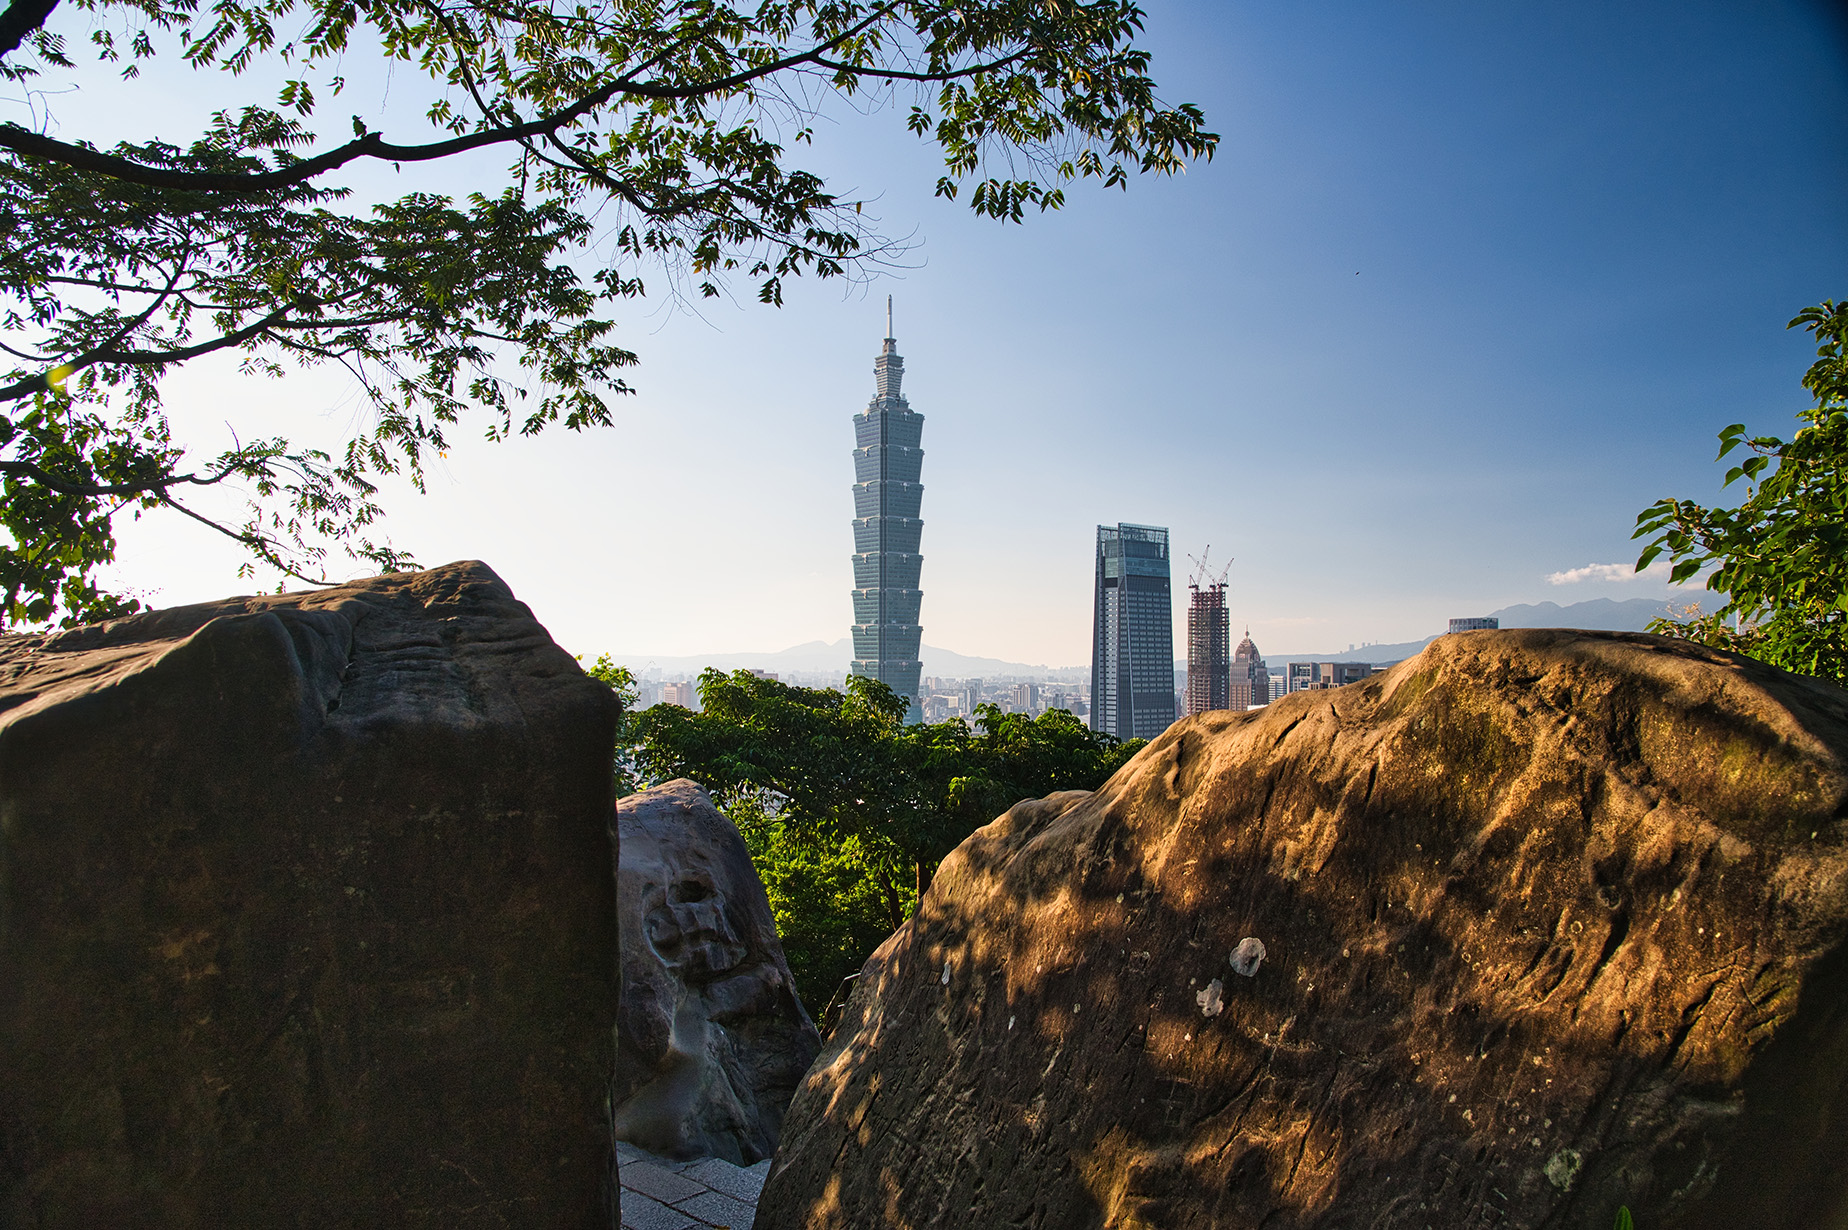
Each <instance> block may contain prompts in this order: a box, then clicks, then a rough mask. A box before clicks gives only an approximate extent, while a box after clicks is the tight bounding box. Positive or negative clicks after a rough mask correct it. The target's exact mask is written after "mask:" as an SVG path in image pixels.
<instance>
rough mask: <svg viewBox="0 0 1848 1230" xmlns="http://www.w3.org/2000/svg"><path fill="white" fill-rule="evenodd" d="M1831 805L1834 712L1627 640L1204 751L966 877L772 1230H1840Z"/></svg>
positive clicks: (1344, 706)
mask: <svg viewBox="0 0 1848 1230" xmlns="http://www.w3.org/2000/svg"><path fill="white" fill-rule="evenodd" d="M1845 800H1848V694H1844V693H1843V692H1841V691H1840V690H1838V689H1836V688H1833V687H1831V686H1828V685H1826V684H1821V683H1817V682H1814V681H1809V680H1803V679H1798V678H1796V677H1793V676H1790V675H1786V674H1783V673H1782V672H1779V671H1775V670H1772V669H1770V668H1766V667H1762V666H1760V665H1758V664H1756V663H1751V662H1747V661H1744V660H1742V659H1737V658H1733V657H1731V656H1728V655H1723V654H1718V653H1712V652H1708V651H1706V650H1703V649H1699V648H1695V647H1691V646H1687V645H1682V644H1677V643H1674V642H1669V641H1664V640H1660V639H1657V638H1653V637H1648V636H1641V635H1631V634H1614V633H1613V634H1598V633H1579V632H1560V631H1518V632H1515V631H1508V632H1475V633H1467V634H1462V635H1456V636H1448V637H1444V638H1442V639H1441V640H1439V641H1438V642H1436V643H1435V644H1434V645H1433V646H1432V647H1431V648H1430V649H1428V650H1426V651H1425V652H1424V653H1423V654H1421V655H1420V656H1419V657H1417V658H1415V659H1413V660H1411V661H1409V662H1407V663H1404V664H1402V665H1401V666H1399V667H1397V668H1395V669H1393V670H1391V671H1389V672H1387V673H1385V674H1384V675H1381V676H1378V677H1375V678H1373V679H1369V680H1367V681H1366V682H1364V683H1361V684H1355V685H1352V686H1349V687H1346V688H1343V689H1341V690H1339V691H1333V692H1318V693H1299V694H1297V695H1295V696H1292V697H1289V698H1287V699H1285V700H1282V701H1279V702H1278V703H1276V704H1273V705H1271V706H1270V707H1269V708H1268V709H1265V710H1262V711H1259V712H1256V713H1252V714H1238V715H1233V714H1215V715H1208V716H1206V717H1203V718H1199V719H1193V720H1188V721H1185V722H1182V723H1180V724H1178V725H1176V726H1175V727H1173V728H1172V729H1170V730H1169V731H1168V732H1167V733H1166V734H1165V735H1163V736H1162V737H1161V738H1160V739H1158V740H1156V741H1155V742H1154V743H1152V744H1151V745H1150V746H1149V747H1148V748H1147V749H1146V750H1145V751H1143V752H1142V753H1141V754H1140V755H1139V756H1138V757H1137V758H1136V759H1135V760H1134V761H1133V762H1132V763H1131V764H1129V765H1127V766H1126V767H1125V768H1124V769H1123V770H1122V771H1121V772H1119V773H1118V774H1117V775H1116V776H1115V777H1114V778H1113V779H1112V780H1111V781H1110V782H1109V783H1107V784H1106V785H1105V786H1104V787H1103V788H1102V789H1101V790H1099V791H1097V792H1096V793H1095V794H1084V793H1071V794H1065V795H1058V796H1054V797H1052V798H1049V799H1045V800H1042V801H1038V802H1030V803H1022V804H1020V805H1019V806H1017V807H1015V808H1014V809H1012V810H1011V811H1010V812H1009V813H1008V814H1007V815H1005V816H1003V817H1002V818H1001V819H999V820H998V821H996V822H995V823H994V824H991V825H989V826H988V827H987V828H985V829H983V830H981V831H980V832H978V833H977V834H975V835H974V836H973V837H971V838H970V839H969V840H968V841H967V842H965V843H964V844H963V846H962V847H961V848H960V849H959V850H958V851H957V852H956V853H955V854H954V855H953V856H952V857H951V858H950V859H949V860H947V861H946V862H945V863H944V865H943V867H942V869H941V870H940V871H939V872H938V874H937V877H936V880H935V882H934V884H933V885H932V888H931V890H930V893H929V895H928V896H927V898H926V900H925V902H924V903H923V908H922V910H921V912H920V914H919V916H918V917H917V918H916V919H914V920H913V921H912V922H911V923H909V924H908V925H907V926H906V927H905V928H904V929H902V930H901V931H900V932H899V933H898V934H897V935H895V936H894V937H893V938H892V939H891V940H890V941H889V942H888V943H887V944H885V945H884V946H883V947H882V948H881V949H880V950H879V951H878V953H876V954H875V956H874V957H873V958H872V960H871V961H870V962H869V963H868V966H867V968H866V970H865V972H864V973H863V975H862V977H861V979H860V982H859V990H858V992H857V993H856V994H855V996H854V998H853V1000H852V1002H851V1003H850V1004H849V1006H848V1010H847V1014H846V1017H845V1019H844V1020H843V1022H842V1024H841V1026H840V1028H839V1029H838V1030H837V1031H836V1033H835V1034H834V1035H833V1036H832V1038H831V1040H830V1043H829V1045H828V1047H827V1048H826V1049H824V1051H823V1053H822V1055H821V1056H820V1058H819V1059H818V1061H817V1063H816V1065H815V1067H814V1069H813V1070H812V1071H811V1073H810V1075H809V1077H808V1079H807V1080H806V1082H805V1083H804V1085H803V1088H802V1090H801V1091H800V1092H799V1093H798V1095H797V1097H796V1101H795V1104H794V1105H793V1106H792V1107H791V1110H790V1114H789V1118H788V1120H787V1122H786V1124H785V1128H784V1136H783V1143H782V1148H781V1151H780V1153H779V1154H778V1156H777V1159H776V1162H775V1163H774V1165H773V1167H772V1173H771V1176H770V1179H769V1181H768V1183H767V1185H766V1187H765V1190H764V1193H763V1199H762V1202H761V1204H760V1205H759V1209H758V1215H757V1220H756V1223H755V1224H756V1227H757V1230H797V1228H798V1227H800V1228H803V1230H809V1228H814V1230H822V1228H825V1227H855V1228H864V1227H874V1226H891V1227H897V1226H904V1227H909V1228H912V1230H921V1228H922V1227H929V1226H957V1227H965V1228H973V1227H991V1226H997V1227H998V1226H1008V1227H1047V1228H1052V1227H1059V1228H1065V1227H1090V1226H1112V1227H1128V1226H1154V1227H1163V1228H1164V1230H1184V1228H1191V1227H1208V1226H1212V1227H1218V1228H1220V1230H1245V1228H1255V1227H1264V1228H1265V1230H1287V1228H1297V1227H1317V1228H1332V1227H1356V1228H1358V1227H1370V1228H1394V1227H1406V1228H1411V1230H1419V1228H1423V1227H1436V1228H1438V1230H1452V1228H1455V1227H1471V1226H1484V1227H1489V1226H1496V1227H1500V1226H1508V1227H1559V1228H1565V1227H1571V1228H1573V1230H1582V1228H1584V1227H1606V1226H1609V1225H1611V1224H1612V1220H1613V1217H1614V1215H1615V1212H1616V1210H1617V1208H1618V1206H1619V1204H1627V1205H1628V1206H1629V1208H1630V1209H1631V1210H1632V1212H1633V1213H1634V1214H1635V1216H1636V1224H1637V1225H1638V1226H1639V1227H1642V1228H1643V1230H1658V1228H1662V1230H1666V1228H1670V1227H1672V1228H1674V1230H1738V1227H1740V1226H1745V1225H1768V1226H1798V1225H1802V1226H1832V1227H1840V1226H1844V1225H1848V960H1845V957H1844V945H1843V939H1844V934H1845V933H1848V832H1845V831H1844V828H1845V826H1844V823H1843V816H1844V802H1845ZM1247 937H1250V938H1254V939H1257V940H1258V941H1260V942H1261V943H1262V944H1263V945H1264V948H1265V951H1266V954H1267V956H1266V959H1264V960H1263V961H1262V962H1261V963H1260V964H1259V965H1258V967H1257V969H1256V971H1255V972H1254V973H1253V974H1252V976H1250V977H1241V976H1240V975H1239V974H1238V973H1237V972H1235V971H1234V969H1233V968H1232V963H1231V957H1232V954H1233V953H1234V952H1235V951H1236V950H1237V949H1238V946H1239V945H1240V941H1241V940H1243V939H1245V938H1247ZM1245 955H1246V957H1247V958H1249V957H1250V956H1251V955H1254V951H1253V950H1251V949H1247V950H1246V953H1245ZM1247 963H1249V962H1247Z"/></svg>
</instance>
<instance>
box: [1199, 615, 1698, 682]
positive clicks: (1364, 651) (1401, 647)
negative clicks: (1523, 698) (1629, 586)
mask: <svg viewBox="0 0 1848 1230" xmlns="http://www.w3.org/2000/svg"><path fill="white" fill-rule="evenodd" d="M1489 614H1490V615H1491V616H1492V617H1494V618H1496V619H1499V620H1501V626H1502V627H1504V628H1585V629H1589V630H1594V631H1604V632H1646V631H1648V630H1649V621H1650V620H1652V619H1661V618H1662V617H1663V616H1665V615H1668V614H1670V610H1669V604H1668V603H1667V602H1664V601H1661V600H1660V599H1655V598H1629V599H1626V600H1625V601H1623V602H1614V601H1612V600H1611V599H1609V598H1593V599H1591V600H1590V601H1589V602H1574V603H1572V604H1571V605H1570V606H1560V605H1559V604H1558V603H1557V602H1538V603H1533V602H1523V603H1521V604H1520V605H1518V606H1505V607H1503V608H1502V609H1501V610H1499V611H1490V612H1489ZM1436 639H1437V636H1436V635H1432V636H1427V637H1425V638H1424V639H1423V640H1422V641H1402V642H1400V643H1399V644H1396V645H1363V646H1362V647H1360V648H1359V649H1350V650H1343V651H1341V652H1340V653H1291V654H1280V653H1271V652H1270V651H1269V650H1266V649H1264V647H1263V646H1262V645H1260V646H1259V647H1258V648H1259V650H1260V651H1262V652H1263V653H1264V660H1265V661H1266V662H1268V663H1273V664H1274V663H1278V662H1374V663H1387V662H1402V661H1404V660H1405V659H1406V658H1409V657H1411V656H1412V655H1413V654H1415V653H1417V652H1418V651H1419V650H1421V649H1423V648H1424V647H1425V646H1426V645H1429V644H1430V643H1431V642H1432V641H1434V640H1436ZM1181 665H1182V666H1183V667H1184V666H1185V665H1186V664H1185V663H1182V664H1181Z"/></svg>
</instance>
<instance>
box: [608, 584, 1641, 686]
mask: <svg viewBox="0 0 1848 1230" xmlns="http://www.w3.org/2000/svg"><path fill="white" fill-rule="evenodd" d="M1668 613H1669V604H1668V603H1666V602H1663V601H1659V600H1656V599H1652V598H1631V599H1629V600H1627V601H1624V602H1613V601H1612V600H1611V599H1609V598H1594V599H1592V600H1591V601H1589V602H1574V603H1572V604H1571V605H1570V606H1560V605H1559V604H1558V603H1557V602H1540V603H1522V604H1521V605H1519V606H1508V607H1503V608H1502V609H1501V610H1499V611H1491V612H1490V614H1491V615H1493V616H1494V617H1495V618H1496V619H1499V620H1501V626H1502V627H1504V628H1593V629H1605V630H1608V631H1612V632H1642V631H1644V630H1646V629H1647V628H1648V626H1649V621H1650V620H1652V619H1660V618H1661V617H1662V616H1664V615H1667V614H1668ZM1436 639H1437V635H1436V634H1433V635H1431V636H1427V637H1425V638H1424V639H1423V640H1421V641H1403V642H1401V643H1399V644H1396V645H1364V646H1362V647H1361V648H1359V649H1351V650H1343V651H1341V652H1339V653H1288V654H1285V653H1272V652H1271V651H1270V650H1268V649H1265V648H1264V647H1263V646H1262V645H1260V646H1259V647H1258V648H1259V650H1260V651H1262V652H1263V654H1264V660H1265V661H1266V662H1268V663H1271V664H1273V665H1275V664H1278V663H1283V662H1374V663H1382V664H1383V663H1387V662H1399V661H1403V660H1404V659H1406V658H1409V657H1411V656H1412V655H1413V654H1415V653H1417V652H1418V651H1419V650H1421V649H1423V648H1424V647H1425V646H1426V645H1429V644H1430V643H1431V642H1432V641H1434V640H1436ZM610 656H611V657H612V658H613V659H615V661H617V662H618V663H621V664H622V665H624V666H627V667H628V668H629V669H630V670H633V671H635V672H636V673H637V674H643V675H645V674H646V673H647V672H649V671H659V672H660V673H661V677H662V678H664V679H670V680H671V679H690V678H692V677H694V676H695V675H697V674H699V672H701V671H703V670H705V669H706V668H708V667H714V668H716V669H718V670H723V671H735V670H760V671H769V672H770V673H772V674H775V675H802V674H811V675H845V674H846V673H847V668H848V666H849V665H851V663H852V662H853V642H852V641H850V640H849V639H848V638H846V637H842V638H841V639H840V640H838V641H807V642H805V643H803V644H801V645H792V646H790V647H789V648H788V649H784V650H779V651H778V652H776V653H709V654H694V655H691V656H684V657H649V656H644V655H641V654H611V655H610ZM923 661H924V676H925V678H929V677H930V676H932V675H942V676H945V677H947V678H950V679H974V678H981V679H1005V678H1008V677H1010V676H1011V677H1014V678H1017V679H1053V680H1059V681H1061V682H1067V683H1077V682H1080V681H1081V680H1085V679H1088V678H1090V673H1091V668H1090V666H1089V664H1085V665H1080V666H1057V667H1052V666H1046V665H1045V664H1043V663H1041V664H1038V665H1035V664H1031V663H1027V662H1004V661H1002V660H1001V659H1000V658H978V657H971V656H969V655H968V654H961V653H957V652H956V651H955V650H953V649H943V648H940V647H938V646H936V645H926V646H924V651H923ZM1175 666H1176V669H1178V670H1184V669H1186V666H1187V664H1186V662H1184V661H1183V662H1178V663H1176V664H1175Z"/></svg>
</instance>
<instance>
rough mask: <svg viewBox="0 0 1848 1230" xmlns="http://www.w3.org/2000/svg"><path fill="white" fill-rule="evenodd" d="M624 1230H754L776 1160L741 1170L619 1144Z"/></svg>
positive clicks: (706, 1159)
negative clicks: (714, 1229) (766, 1179)
mask: <svg viewBox="0 0 1848 1230" xmlns="http://www.w3.org/2000/svg"><path fill="white" fill-rule="evenodd" d="M616 1156H617V1158H618V1159H619V1161H620V1162H621V1166H620V1169H621V1172H622V1225H623V1230H706V1228H708V1227H717V1228H718V1230H750V1227H751V1219H752V1218H754V1217H756V1216H757V1193H759V1192H761V1191H762V1190H763V1187H764V1177H765V1176H766V1175H768V1174H769V1173H770V1159H769V1158H765V1159H764V1160H763V1161H761V1162H758V1163H757V1164H756V1165H755V1166H735V1165H733V1164H732V1163H730V1162H727V1161H724V1160H723V1159H721V1158H716V1157H703V1158H701V1159H699V1160H698V1161H696V1162H671V1161H669V1160H668V1159H666V1158H664V1157H656V1156H655V1155H654V1154H652V1153H645V1152H643V1151H642V1150H640V1149H638V1148H636V1147H635V1146H634V1145H632V1144H630V1143H629V1142H627V1141H622V1140H619V1141H617V1142H616Z"/></svg>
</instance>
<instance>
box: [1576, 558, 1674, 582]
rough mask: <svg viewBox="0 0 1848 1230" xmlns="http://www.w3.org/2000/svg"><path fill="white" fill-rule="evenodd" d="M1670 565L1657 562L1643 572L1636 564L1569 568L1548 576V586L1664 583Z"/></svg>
mask: <svg viewBox="0 0 1848 1230" xmlns="http://www.w3.org/2000/svg"><path fill="white" fill-rule="evenodd" d="M1668 572H1669V564H1668V561H1667V560H1657V561H1656V562H1655V563H1653V564H1651V565H1649V567H1647V568H1645V569H1643V570H1642V571H1641V572H1638V571H1636V565H1635V564H1586V565H1585V566H1584V567H1583V568H1568V569H1566V570H1565V571H1564V572H1555V573H1550V574H1548V576H1547V578H1546V583H1547V584H1548V585H1577V584H1578V583H1579V582H1580V581H1640V580H1644V579H1648V580H1651V581H1664V580H1667V579H1668Z"/></svg>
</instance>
